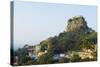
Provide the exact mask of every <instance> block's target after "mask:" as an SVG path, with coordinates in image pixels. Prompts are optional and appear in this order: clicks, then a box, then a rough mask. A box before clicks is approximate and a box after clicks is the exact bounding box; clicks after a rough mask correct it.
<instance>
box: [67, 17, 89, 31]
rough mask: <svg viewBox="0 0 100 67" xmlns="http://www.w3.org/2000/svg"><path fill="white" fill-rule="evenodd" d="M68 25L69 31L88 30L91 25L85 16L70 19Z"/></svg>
mask: <svg viewBox="0 0 100 67" xmlns="http://www.w3.org/2000/svg"><path fill="white" fill-rule="evenodd" d="M67 23H68V25H67V28H66V31H67V32H70V31H72V32H74V31H78V32H88V30H89V27H88V26H87V22H86V20H85V18H84V17H83V16H74V17H72V18H70V19H69V20H68V22H67Z"/></svg>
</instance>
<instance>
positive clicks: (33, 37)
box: [14, 1, 97, 47]
mask: <svg viewBox="0 0 100 67" xmlns="http://www.w3.org/2000/svg"><path fill="white" fill-rule="evenodd" d="M77 15H82V16H84V17H85V19H86V21H87V24H88V26H89V27H91V28H92V29H94V30H96V31H97V7H96V6H82V5H66V4H51V3H36V2H21V1H15V2H14V46H15V47H19V46H23V45H25V44H30V45H34V44H38V43H39V42H40V41H42V40H44V39H46V38H48V37H51V36H55V35H58V34H59V33H60V32H63V31H64V30H65V27H66V25H67V20H68V19H69V18H71V17H73V16H77Z"/></svg>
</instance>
